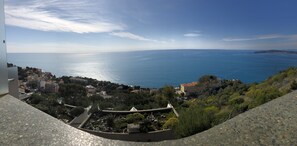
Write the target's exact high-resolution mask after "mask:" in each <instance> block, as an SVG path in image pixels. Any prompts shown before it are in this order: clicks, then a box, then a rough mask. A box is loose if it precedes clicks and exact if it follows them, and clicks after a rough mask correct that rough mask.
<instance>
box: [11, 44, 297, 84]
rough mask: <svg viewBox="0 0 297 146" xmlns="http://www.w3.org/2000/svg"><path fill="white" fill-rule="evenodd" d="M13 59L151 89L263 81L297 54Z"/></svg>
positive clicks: (27, 56)
mask: <svg viewBox="0 0 297 146" xmlns="http://www.w3.org/2000/svg"><path fill="white" fill-rule="evenodd" d="M7 59H8V62H9V63H13V64H15V65H17V66H21V67H26V66H28V67H36V68H40V69H42V70H43V71H46V72H51V73H52V74H54V75H56V76H57V77H60V76H64V75H66V76H82V77H89V78H94V79H98V80H104V81H111V82H115V83H120V84H126V85H134V86H141V87H148V88H160V87H162V86H164V85H171V86H178V85H180V84H182V83H189V82H193V81H197V80H198V79H199V78H200V77H201V76H203V75H215V76H217V77H219V78H222V79H239V80H241V81H242V82H245V83H253V82H261V81H263V80H265V79H267V78H268V77H269V76H272V75H274V74H276V73H278V72H280V71H282V70H285V69H287V68H288V67H297V55H296V54H281V53H279V54H277V53H259V54H256V53H255V51H252V50H182V49H181V50H158V51H133V52H109V53H106V52H104V53H86V54H82V53H80V54H74V53H69V54H66V53H8V55H7Z"/></svg>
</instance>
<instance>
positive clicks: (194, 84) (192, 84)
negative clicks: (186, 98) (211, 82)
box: [181, 82, 198, 87]
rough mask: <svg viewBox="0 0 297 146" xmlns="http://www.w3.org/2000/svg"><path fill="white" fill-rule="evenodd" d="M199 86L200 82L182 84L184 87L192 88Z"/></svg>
mask: <svg viewBox="0 0 297 146" xmlns="http://www.w3.org/2000/svg"><path fill="white" fill-rule="evenodd" d="M197 84H198V82H192V83H185V84H181V85H182V86H184V87H192V86H196V85H197Z"/></svg>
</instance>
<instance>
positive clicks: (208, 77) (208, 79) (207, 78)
mask: <svg viewBox="0 0 297 146" xmlns="http://www.w3.org/2000/svg"><path fill="white" fill-rule="evenodd" d="M215 80H217V77H216V76H214V75H204V76H202V77H200V78H199V80H198V82H199V83H206V82H211V81H215Z"/></svg>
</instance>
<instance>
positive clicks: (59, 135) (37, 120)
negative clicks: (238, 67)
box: [0, 91, 297, 146]
mask: <svg viewBox="0 0 297 146" xmlns="http://www.w3.org/2000/svg"><path fill="white" fill-rule="evenodd" d="M0 117H1V118H0V145H22V146H26V145H110V146H114V145H127V146H128V145H129V146H130V145H152V143H136V142H125V141H118V140H108V139H104V138H101V137H97V136H93V135H91V134H89V133H86V132H83V131H80V130H78V129H76V128H73V127H71V126H69V125H67V124H64V123H63V122H61V121H59V120H57V119H55V118H53V117H51V116H49V115H47V114H45V113H43V112H41V111H39V110H37V109H35V108H32V107H31V106H30V105H27V104H26V103H23V102H21V101H19V100H17V99H15V98H13V97H11V96H10V95H6V96H2V97H0ZM296 131H297V91H294V92H292V93H290V94H287V95H285V96H283V97H280V98H278V99H275V100H273V101H271V102H269V103H267V104H264V105H262V106H260V107H257V108H255V109H252V110H250V111H248V112H245V113H243V114H241V115H239V116H236V117H235V118H233V119H231V120H228V121H226V122H224V123H223V124H220V125H218V126H215V127H213V128H211V129H209V130H207V131H204V132H202V133H199V134H196V135H193V136H191V137H187V138H184V139H179V140H170V141H163V142H156V143H153V145H166V146H167V145H171V146H174V145H176V146H180V145H228V146H229V145H297V132H296Z"/></svg>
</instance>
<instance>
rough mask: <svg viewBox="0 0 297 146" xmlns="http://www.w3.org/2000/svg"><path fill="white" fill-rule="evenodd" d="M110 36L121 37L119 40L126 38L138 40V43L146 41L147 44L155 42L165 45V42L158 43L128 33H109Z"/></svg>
mask: <svg viewBox="0 0 297 146" xmlns="http://www.w3.org/2000/svg"><path fill="white" fill-rule="evenodd" d="M110 35H113V36H117V37H121V38H128V39H132V40H139V41H148V42H156V43H166V42H165V41H159V40H155V39H150V38H146V37H143V36H140V35H136V34H133V33H130V32H111V33H110Z"/></svg>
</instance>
